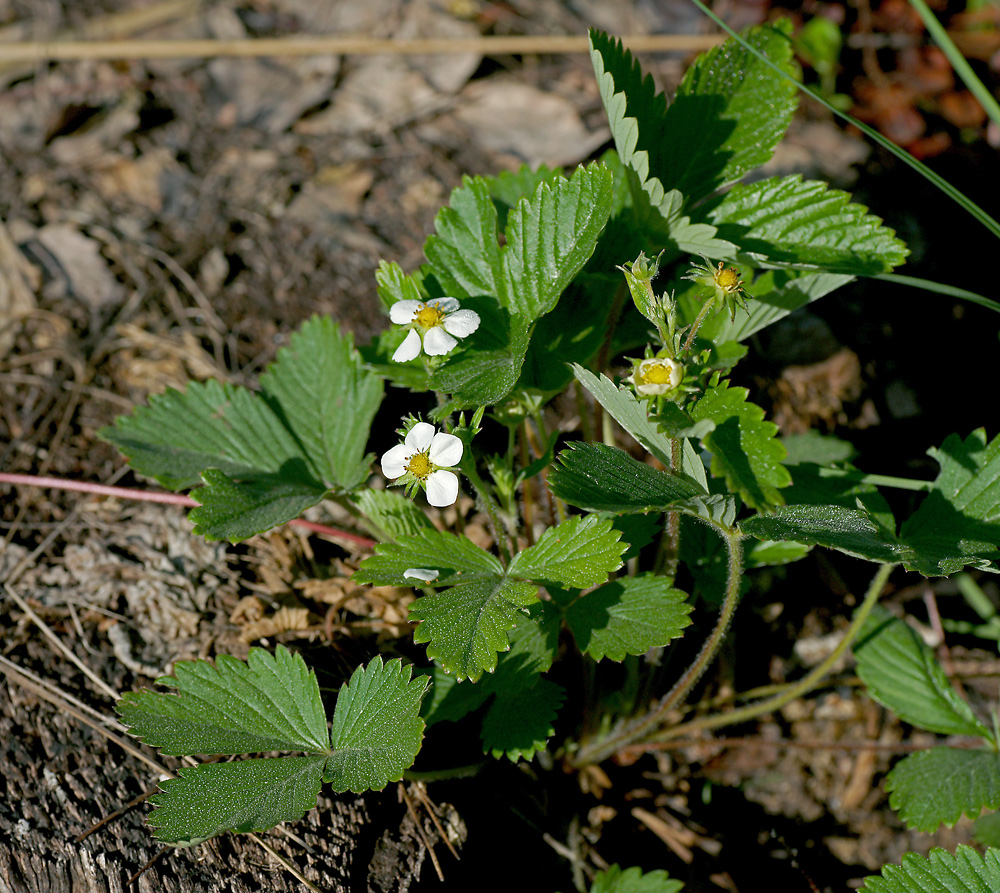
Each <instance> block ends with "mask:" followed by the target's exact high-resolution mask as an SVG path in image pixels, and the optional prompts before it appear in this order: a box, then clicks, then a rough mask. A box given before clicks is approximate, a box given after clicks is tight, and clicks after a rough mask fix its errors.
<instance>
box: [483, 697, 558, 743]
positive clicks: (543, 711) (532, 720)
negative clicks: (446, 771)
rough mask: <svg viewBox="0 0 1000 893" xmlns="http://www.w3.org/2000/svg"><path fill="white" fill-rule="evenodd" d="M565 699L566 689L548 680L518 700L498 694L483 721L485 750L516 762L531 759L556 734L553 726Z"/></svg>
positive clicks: (517, 698)
mask: <svg viewBox="0 0 1000 893" xmlns="http://www.w3.org/2000/svg"><path fill="white" fill-rule="evenodd" d="M564 698H565V692H564V691H563V689H562V688H560V687H559V686H558V685H556V684H555V683H554V682H550V681H549V680H548V679H538V680H536V682H535V684H534V685H533V686H532V687H531V688H529V689H525V690H523V691H521V692H519V693H518V694H517V696H516V697H513V696H508V695H504V694H498V695H497V699H496V700H495V701H494V702H493V704H492V705H491V706H490V708H489V710H487V711H486V716H485V717H484V718H483V732H482V737H483V749H484V750H486V751H488V752H491V753H492V754H493V756H494V757H497V758H500V757H502V756H504V755H505V754H506V756H507V757H508V759H510V760H513V761H514V762H517V761H518V760H519V759H521V758H522V757H523V758H524V759H531V757H532V756H533V755H534V754H535V753H537V752H538V751H539V750H544V748H545V744H546V742H547V741H548V739H549V738H550V737H552V735H553V734H555V728H554V727H553V725H552V723H553V721H554V720H555V718H556V714H557V713H558V712H559V707H560V706H561V705H562V702H563V699H564Z"/></svg>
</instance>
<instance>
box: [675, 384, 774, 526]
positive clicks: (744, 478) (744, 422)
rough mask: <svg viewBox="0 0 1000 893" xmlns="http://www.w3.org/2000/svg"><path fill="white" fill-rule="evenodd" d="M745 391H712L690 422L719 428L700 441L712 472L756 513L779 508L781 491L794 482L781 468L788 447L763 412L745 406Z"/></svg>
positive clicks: (719, 386) (717, 387)
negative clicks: (778, 437) (756, 510)
mask: <svg viewBox="0 0 1000 893" xmlns="http://www.w3.org/2000/svg"><path fill="white" fill-rule="evenodd" d="M748 396H749V391H747V389H746V388H735V387H730V386H729V384H728V382H725V381H723V382H720V383H719V384H717V385H715V386H713V387H711V388H709V389H708V390H707V391H706V392H705V393H704V395H703V396H702V397H701V399H700V400H699V401H698V402H697V403H696V404H695V406H694V409H693V410H692V412H691V417H692V418H693V419H695V420H696V421H701V420H703V419H708V420H710V421H712V422H714V423H715V429H714V430H713V431H712V432H711V433H709V434H708V435H706V436H705V437H703V438H702V443H703V444H704V446H705V448H706V449H707V450H709V452H711V454H712V464H711V471H712V474H713V475H715V476H716V477H721V478H725V479H726V483H727V484H728V485H729V489H730V490H732V491H733V492H735V493H739V495H740V496H741V497H742V498H743V501H744V502H745V503H747V504H748V505H750V506H752V507H753V508H757V509H764V508H767V507H768V506H772V505H780V504H781V503H782V502H783V501H784V500H783V497H782V495H781V489H780V488H782V487H787V486H788V485H789V484H790V483H791V482H792V477H791V475H790V474H789V473H788V469H787V468H785V466H784V465H783V464H782V461H783V460H784V458H785V455H786V454H785V448H784V447H783V446H782V445H781V442H780V441H779V440H778V439H777V438H776V436H775V435H776V434H777V433H778V426H777V425H775V424H774V423H773V422H769V421H767V420H766V419H765V418H764V410H763V409H761V408H760V407H759V406H757V405H756V404H754V403H748V402H746V399H747V397H748Z"/></svg>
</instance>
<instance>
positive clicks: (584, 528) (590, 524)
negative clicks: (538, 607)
mask: <svg viewBox="0 0 1000 893" xmlns="http://www.w3.org/2000/svg"><path fill="white" fill-rule="evenodd" d="M620 536H621V534H620V533H619V532H618V531H617V530H615V529H614V527H613V526H612V524H611V521H608V520H603V519H601V518H598V517H596V516H594V515H589V516H587V517H586V518H581V517H580V516H578V515H577V516H574V517H572V518H569V519H568V520H566V521H564V522H563V523H562V524H560V525H559V526H557V527H550V528H549V529H548V530H546V531H545V532H544V533H543V534H542V535H541V537H540V538H539V540H538V542H537V543H535V545H533V546H529V547H528V548H527V549H525V550H524V551H523V552H520V553H518V554H517V555H515V556H514V559H513V561H511V563H510V567H509V568H508V571H507V572H508V574H510V576H512V577H515V578H521V579H525V580H532V581H534V582H536V583H541V584H542V585H543V586H544V585H548V584H554V585H556V586H564V587H565V586H572V587H575V588H577V589H585V588H586V587H588V586H595V585H597V584H598V583H603V582H604V581H605V580H607V579H608V574H609V573H611V571H615V570H618V568H620V567H621V566H622V560H621V554H622V552H624V551H625V546H626V544H625V543H622V542H620V540H619V538H620Z"/></svg>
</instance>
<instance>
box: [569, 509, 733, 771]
mask: <svg viewBox="0 0 1000 893" xmlns="http://www.w3.org/2000/svg"><path fill="white" fill-rule="evenodd" d="M713 526H714V525H713ZM716 530H718V531H719V532H720V533H721V534H722V536H723V537H724V539H725V541H726V550H727V551H728V553H729V568H728V574H727V578H726V592H725V596H724V598H723V601H722V610H721V611H720V612H719V619H718V621H716V624H715V628H714V629H713V630H712V633H711V635H709V637H708V638H707V639H706V640H705V644H704V645H702V647H701V651H699V652H698V656H697V657H696V658H695V659H694V662H693V663H692V664H691V665H690V666H689V667H688V668H687V670H685V671H684V675H683V676H681V678H680V679H678V680H677V682H676V683H675V684H674V687H673V688H672V689H670V691H668V692H667V693H666V694H665V695H664V696H663V697H662V698H661V699H660V700H659V702H657V703H656V704H655V705H654V706H653V708H652V709H651V710H650V711H649V712H648V713H646V714H645V715H644V716H640V717H637V718H636V719H634V720H632V721H631V722H626V723H623V724H620V725H619V726H618V728H617V729H615V730H614V731H613V732H612V733H611V734H610V735H608V736H607V737H606V738H603V739H601V740H600V741H595V742H594V743H592V744H585V745H584V746H582V747H581V748H580V749H579V750H578V751H577V752H576V753H575V754H574V755H573V757H572V760H571V762H572V764H573V765H574V766H576V767H582V766H587V765H589V764H591V763H599V762H601V760H604V759H607V758H608V757H610V756H611V755H612V754H614V753H615V752H616V751H619V750H621V749H622V748H624V747H627V746H628V745H630V744H635V743H636V742H638V741H641V740H643V739H645V738H648V737H649V735H650V733H651V732H652V731H653V730H655V729H656V728H657V727H658V726H659V725H660V724H662V722H663V720H664V719H665V718H666V715H667V713H668V712H669V711H670V710H672V709H673V708H674V707H676V706H678V705H679V704H680V703H682V701H683V700H684V698H686V697H687V695H688V694H689V693H690V692H691V689H692V688H694V686H695V684H696V683H697V682H698V680H699V679H700V678H701V676H702V674H703V673H704V672H705V670H707V669H708V667H709V664H711V662H712V660H713V658H714V657H715V655H716V654H717V653H718V651H719V646H720V645H721V644H722V640H723V639H724V638H725V635H726V631H727V630H728V629H729V624H730V622H731V621H732V619H733V614H734V613H735V611H736V605H737V604H738V603H739V598H740V582H741V581H742V579H743V544H742V542H741V538H740V534H739V533H738V532H737V531H735V530H728V529H726V528H723V527H716Z"/></svg>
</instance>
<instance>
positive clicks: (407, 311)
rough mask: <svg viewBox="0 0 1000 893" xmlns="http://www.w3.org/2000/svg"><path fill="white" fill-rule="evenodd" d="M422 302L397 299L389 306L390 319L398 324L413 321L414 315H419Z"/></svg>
mask: <svg viewBox="0 0 1000 893" xmlns="http://www.w3.org/2000/svg"><path fill="white" fill-rule="evenodd" d="M421 303H422V302H421V301H396V303H395V304H393V305H392V306H391V307H390V308H389V319H391V320H392V321H393V322H394V323H397V324H398V325H405V324H406V323H408V322H413V317H414V316H416V315H417V311H418V310H419V309H420V304H421Z"/></svg>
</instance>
